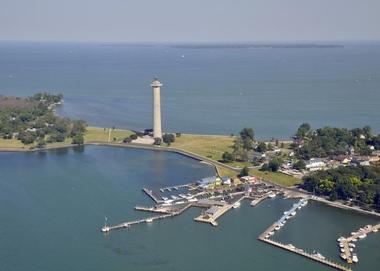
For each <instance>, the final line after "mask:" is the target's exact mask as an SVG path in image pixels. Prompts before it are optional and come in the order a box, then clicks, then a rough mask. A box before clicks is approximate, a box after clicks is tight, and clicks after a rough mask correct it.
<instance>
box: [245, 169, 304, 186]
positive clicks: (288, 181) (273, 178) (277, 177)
mask: <svg viewBox="0 0 380 271" xmlns="http://www.w3.org/2000/svg"><path fill="white" fill-rule="evenodd" d="M249 172H250V174H252V175H255V176H259V177H262V178H264V179H266V180H268V181H270V182H273V183H276V184H279V185H283V186H293V185H296V184H300V183H302V180H300V179H297V178H294V177H292V176H288V175H286V174H283V173H281V172H267V171H260V170H258V169H251V170H250V171H249Z"/></svg>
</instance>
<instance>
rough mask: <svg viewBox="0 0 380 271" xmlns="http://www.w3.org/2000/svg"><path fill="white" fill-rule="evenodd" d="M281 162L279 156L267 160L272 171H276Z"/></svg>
mask: <svg viewBox="0 0 380 271" xmlns="http://www.w3.org/2000/svg"><path fill="white" fill-rule="evenodd" d="M281 164H282V160H281V159H280V158H273V159H272V160H270V161H269V163H268V167H269V169H270V170H271V171H272V172H276V171H278V170H279V169H280V166H281Z"/></svg>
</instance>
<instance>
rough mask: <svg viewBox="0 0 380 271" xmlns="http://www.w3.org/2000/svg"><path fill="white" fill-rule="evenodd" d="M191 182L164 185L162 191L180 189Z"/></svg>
mask: <svg viewBox="0 0 380 271" xmlns="http://www.w3.org/2000/svg"><path fill="white" fill-rule="evenodd" d="M189 186H190V184H180V185H174V186H168V187H163V188H161V189H160V191H161V192H162V193H163V192H165V191H169V192H170V191H172V190H178V189H180V188H185V187H189Z"/></svg>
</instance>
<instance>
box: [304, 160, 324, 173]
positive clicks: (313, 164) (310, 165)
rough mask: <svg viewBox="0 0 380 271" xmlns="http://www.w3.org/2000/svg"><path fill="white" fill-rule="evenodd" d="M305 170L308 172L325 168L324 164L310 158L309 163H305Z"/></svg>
mask: <svg viewBox="0 0 380 271" xmlns="http://www.w3.org/2000/svg"><path fill="white" fill-rule="evenodd" d="M305 163H306V169H307V170H309V171H317V170H322V169H324V168H325V167H326V163H325V162H324V160H323V159H320V158H311V159H310V160H309V161H305Z"/></svg>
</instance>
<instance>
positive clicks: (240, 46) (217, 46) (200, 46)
mask: <svg viewBox="0 0 380 271" xmlns="http://www.w3.org/2000/svg"><path fill="white" fill-rule="evenodd" d="M171 47H172V48H179V49H312V48H318V49H328V48H344V45H340V44H314V43H310V44H307V43H305V44H302V43H299V44H298V43H289V44H238V43H236V44H223V43H221V44H219V43H215V44H177V45H172V46H171Z"/></svg>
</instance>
